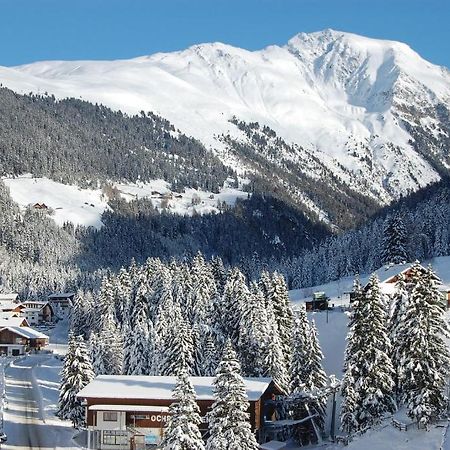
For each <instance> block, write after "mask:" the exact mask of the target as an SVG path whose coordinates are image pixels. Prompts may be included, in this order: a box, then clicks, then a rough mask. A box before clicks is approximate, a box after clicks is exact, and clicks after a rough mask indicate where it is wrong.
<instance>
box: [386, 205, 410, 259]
mask: <svg viewBox="0 0 450 450" xmlns="http://www.w3.org/2000/svg"><path fill="white" fill-rule="evenodd" d="M407 244H408V242H407V233H406V228H405V224H404V222H403V219H402V217H401V216H400V215H399V214H394V215H393V216H391V217H388V218H387V219H386V221H385V224H384V230H383V244H382V245H383V249H382V256H381V260H382V262H383V264H402V263H404V262H406V261H408V259H409V257H408V251H407Z"/></svg>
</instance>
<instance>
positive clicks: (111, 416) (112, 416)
mask: <svg viewBox="0 0 450 450" xmlns="http://www.w3.org/2000/svg"><path fill="white" fill-rule="evenodd" d="M103 421H104V422H117V411H105V412H104V413H103Z"/></svg>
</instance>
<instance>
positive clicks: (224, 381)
mask: <svg viewBox="0 0 450 450" xmlns="http://www.w3.org/2000/svg"><path fill="white" fill-rule="evenodd" d="M214 396H215V401H214V403H213V405H212V408H211V411H210V412H209V413H208V420H209V433H210V435H209V438H208V441H207V444H206V448H207V450H257V449H258V448H259V445H258V443H257V442H256V439H255V436H254V434H253V433H252V430H251V426H250V423H249V418H250V416H249V413H248V409H249V407H250V404H249V402H248V398H247V393H246V388H245V383H244V380H243V379H242V376H241V368H240V365H239V361H238V359H237V355H236V352H235V351H234V350H233V347H232V344H231V341H230V340H228V341H227V343H226V344H225V349H224V353H223V357H222V361H221V362H220V364H219V367H218V368H217V373H216V378H215V379H214Z"/></svg>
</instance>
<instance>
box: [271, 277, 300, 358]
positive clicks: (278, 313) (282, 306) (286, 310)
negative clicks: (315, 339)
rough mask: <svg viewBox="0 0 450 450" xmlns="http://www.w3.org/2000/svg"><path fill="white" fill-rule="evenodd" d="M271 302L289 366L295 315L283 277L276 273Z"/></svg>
mask: <svg viewBox="0 0 450 450" xmlns="http://www.w3.org/2000/svg"><path fill="white" fill-rule="evenodd" d="M269 300H270V302H271V303H272V308H273V312H274V316H275V320H276V322H277V325H278V335H279V337H280V342H281V345H282V353H283V356H284V359H285V361H286V363H287V364H290V360H291V353H292V330H293V327H294V315H293V313H292V308H291V302H290V300H289V294H288V289H287V286H286V282H285V280H284V277H283V275H280V274H278V273H276V272H275V273H274V274H273V276H272V278H271V284H270V288H269Z"/></svg>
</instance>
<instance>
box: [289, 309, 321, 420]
mask: <svg viewBox="0 0 450 450" xmlns="http://www.w3.org/2000/svg"><path fill="white" fill-rule="evenodd" d="M293 343H294V348H293V355H292V362H291V367H290V375H291V385H290V388H291V392H292V393H293V394H303V393H308V394H309V395H310V396H312V397H315V398H316V400H315V401H312V402H310V403H311V405H312V407H313V408H314V409H315V411H316V412H317V413H318V414H319V417H318V419H317V420H316V423H317V424H318V425H319V426H320V427H321V428H323V427H324V423H325V416H326V406H327V397H326V396H325V395H323V394H324V390H325V387H326V385H327V376H326V373H325V371H324V370H323V367H322V359H323V354H322V350H321V349H320V344H319V341H318V338H317V329H316V326H315V324H314V322H313V323H312V324H311V325H310V324H309V322H308V319H307V317H306V312H305V310H304V309H301V310H300V311H299V313H298V315H297V317H296V318H295V325H294V335H293ZM299 406H300V410H298V411H293V415H294V417H295V418H296V419H301V418H303V417H305V416H306V415H307V411H306V410H305V409H304V408H303V405H300V404H299Z"/></svg>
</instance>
